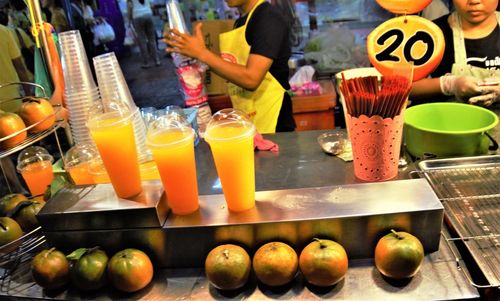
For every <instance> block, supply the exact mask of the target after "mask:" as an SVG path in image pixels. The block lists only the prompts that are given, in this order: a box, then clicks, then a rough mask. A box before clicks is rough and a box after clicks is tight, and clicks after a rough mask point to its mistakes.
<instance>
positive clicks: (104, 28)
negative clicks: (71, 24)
mask: <svg viewBox="0 0 500 301" xmlns="http://www.w3.org/2000/svg"><path fill="white" fill-rule="evenodd" d="M94 36H95V38H96V40H98V41H99V42H100V43H101V44H104V43H108V42H111V41H113V40H114V39H115V31H114V30H113V27H111V25H109V23H108V22H106V20H102V21H101V22H100V23H98V24H96V25H95V26H94Z"/></svg>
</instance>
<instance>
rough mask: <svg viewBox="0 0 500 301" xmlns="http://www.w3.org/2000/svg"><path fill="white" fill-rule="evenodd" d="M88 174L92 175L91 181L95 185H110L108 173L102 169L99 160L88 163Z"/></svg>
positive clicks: (102, 165)
mask: <svg viewBox="0 0 500 301" xmlns="http://www.w3.org/2000/svg"><path fill="white" fill-rule="evenodd" d="M89 173H90V174H91V175H92V179H93V180H94V183H95V184H105V183H110V182H111V180H110V179H109V176H108V172H107V171H106V168H105V167H104V164H103V163H102V161H101V160H93V161H91V162H90V166H89Z"/></svg>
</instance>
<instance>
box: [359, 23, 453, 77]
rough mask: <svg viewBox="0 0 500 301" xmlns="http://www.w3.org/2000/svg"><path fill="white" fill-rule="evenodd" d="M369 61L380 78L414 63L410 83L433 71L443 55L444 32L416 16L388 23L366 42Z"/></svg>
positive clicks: (378, 28)
mask: <svg viewBox="0 0 500 301" xmlns="http://www.w3.org/2000/svg"><path fill="white" fill-rule="evenodd" d="M367 50H368V58H369V59H370V62H371V63H372V65H373V66H374V67H375V68H376V69H377V70H378V71H379V72H380V73H382V74H383V75H391V74H393V68H394V66H397V65H408V63H409V62H413V66H414V69H413V80H414V81H415V80H419V79H422V78H424V77H426V76H427V75H428V74H429V73H431V72H432V71H434V69H436V67H437V66H438V65H439V63H440V62H441V59H442V58H443V54H444V37H443V32H442V31H441V29H439V27H437V25H435V24H434V23H432V22H431V21H429V20H427V19H424V18H421V17H418V16H402V17H397V18H393V19H390V20H388V21H386V22H384V23H382V24H380V25H379V26H378V27H377V28H375V29H374V30H373V31H372V32H371V33H370V34H369V35H368V38H367Z"/></svg>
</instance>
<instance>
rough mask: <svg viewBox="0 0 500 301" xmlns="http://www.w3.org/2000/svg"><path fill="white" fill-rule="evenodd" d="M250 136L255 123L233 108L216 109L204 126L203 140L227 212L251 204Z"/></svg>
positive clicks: (253, 187)
mask: <svg viewBox="0 0 500 301" xmlns="http://www.w3.org/2000/svg"><path fill="white" fill-rule="evenodd" d="M254 135H255V125H254V124H253V123H252V122H251V121H250V119H249V117H248V115H246V114H245V113H244V112H243V111H240V110H236V109H223V110H220V111H218V112H217V113H215V114H214V115H213V116H212V118H211V120H210V121H209V123H208V125H207V130H206V132H205V140H206V141H207V142H208V144H210V149H211V150H212V155H213V157H214V161H215V167H216V168H217V173H218V175H219V177H220V181H221V184H222V191H223V192H224V197H225V199H226V203H227V206H228V208H229V210H231V211H244V210H248V209H251V208H253V207H254V206H255V166H254V144H253V137H254Z"/></svg>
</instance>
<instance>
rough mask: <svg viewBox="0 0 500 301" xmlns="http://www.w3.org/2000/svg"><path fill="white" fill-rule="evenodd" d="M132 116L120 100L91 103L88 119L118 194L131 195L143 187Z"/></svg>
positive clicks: (121, 196) (88, 125)
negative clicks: (99, 103) (96, 104)
mask: <svg viewBox="0 0 500 301" xmlns="http://www.w3.org/2000/svg"><path fill="white" fill-rule="evenodd" d="M132 117H133V114H132V113H131V112H130V110H129V108H128V106H127V105H125V104H124V103H123V102H113V101H108V102H103V104H102V105H98V106H95V107H93V108H92V109H91V111H89V120H88V122H87V127H88V128H89V129H90V134H91V136H92V139H93V140H94V143H95V145H96V146H97V149H98V150H99V154H100V155H101V159H102V161H103V163H104V166H105V168H106V171H107V173H108V175H109V178H110V180H111V184H112V185H113V188H114V190H115V192H116V194H117V195H118V197H120V198H130V197H133V196H135V195H138V194H139V193H141V191H142V187H141V178H140V172H139V161H138V158H137V149H136V144H135V138H134V129H133V125H132Z"/></svg>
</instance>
